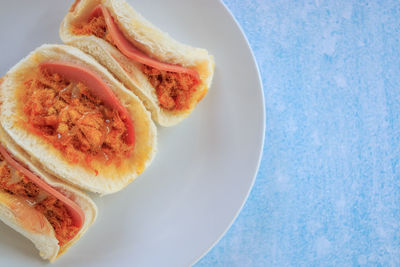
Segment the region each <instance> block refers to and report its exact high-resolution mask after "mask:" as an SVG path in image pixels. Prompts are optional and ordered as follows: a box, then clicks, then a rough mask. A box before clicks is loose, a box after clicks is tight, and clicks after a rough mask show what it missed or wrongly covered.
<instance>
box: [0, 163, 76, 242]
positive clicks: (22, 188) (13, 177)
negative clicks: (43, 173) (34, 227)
mask: <svg viewBox="0 0 400 267" xmlns="http://www.w3.org/2000/svg"><path fill="white" fill-rule="evenodd" d="M0 190H2V191H4V192H6V193H8V194H10V195H13V196H16V197H20V198H23V199H25V200H26V201H27V203H28V204H29V206H32V207H34V208H35V209H36V210H37V211H39V212H40V213H42V214H43V215H44V216H45V217H46V219H47V220H48V221H49V222H50V224H51V225H52V226H53V228H54V232H55V235H56V238H57V240H58V241H59V245H60V246H63V245H64V244H66V243H67V242H68V241H70V240H71V239H72V238H73V237H74V236H75V235H76V234H77V233H78V232H79V228H78V227H76V226H75V225H74V224H73V220H72V217H71V216H70V215H69V213H68V210H67V208H66V207H65V205H64V204H63V203H62V202H61V201H59V200H58V199H57V198H55V197H53V196H50V195H48V194H47V193H45V192H44V191H43V190H41V189H40V188H39V187H38V186H37V185H36V184H34V183H33V182H31V181H30V180H29V179H28V178H27V177H26V176H25V175H23V174H22V173H20V172H19V171H17V170H15V169H14V168H13V167H11V166H9V165H8V164H7V163H6V162H5V161H4V158H3V157H2V156H1V155H0Z"/></svg>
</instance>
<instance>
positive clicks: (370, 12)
mask: <svg viewBox="0 0 400 267" xmlns="http://www.w3.org/2000/svg"><path fill="white" fill-rule="evenodd" d="M224 3H225V4H226V5H227V6H228V8H229V9H230V10H231V11H232V13H233V15H234V16H235V17H236V19H237V20H238V22H239V24H240V25H241V26H242V28H243V30H244V32H245V34H246V36H247V38H248V39H249V42H250V45H251V47H252V49H253V51H254V54H255V56H256V59H257V63H258V65H259V67H260V72H261V76H262V81H263V85H264V94H265V103H266V116H267V121H266V123H267V124H266V125H267V126H266V133H265V134H266V136H265V146H264V154H263V157H262V161H261V166H260V170H259V173H258V175H257V179H256V181H255V184H254V187H253V189H252V191H251V194H250V196H249V198H248V200H247V202H246V204H245V206H244V208H243V210H242V211H241V213H240V215H239V216H238V218H237V219H236V221H235V223H234V224H233V225H232V227H231V228H230V230H229V231H228V232H227V234H226V235H225V236H224V237H223V238H222V240H221V241H220V242H219V243H218V244H217V245H216V246H215V247H214V248H213V249H212V250H211V251H210V252H209V253H208V254H207V255H206V256H205V257H204V258H203V259H201V260H200V261H199V262H198V263H197V264H196V267H200V266H321V265H322V266H400V210H399V206H400V145H399V142H400V117H399V114H400V85H399V80H400V55H399V54H400V43H399V39H400V2H399V1H365V0H364V1H349V0H347V1H342V0H341V1H327V0H312V1H304V0H300V1H294V0H292V1H289V0H288V1H284V0H275V1H271V0H224Z"/></svg>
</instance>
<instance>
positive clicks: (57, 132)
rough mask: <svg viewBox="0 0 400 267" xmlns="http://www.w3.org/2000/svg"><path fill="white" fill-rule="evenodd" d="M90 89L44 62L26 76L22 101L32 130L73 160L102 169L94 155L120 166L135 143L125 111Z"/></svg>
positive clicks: (88, 166) (103, 160)
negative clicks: (94, 163)
mask: <svg viewBox="0 0 400 267" xmlns="http://www.w3.org/2000/svg"><path fill="white" fill-rule="evenodd" d="M89 89H90V88H88V86H87V85H85V84H84V83H82V82H77V81H72V80H69V79H67V78H66V77H63V76H62V75H60V74H58V73H53V72H50V71H49V70H48V69H46V68H45V67H43V66H41V67H40V68H39V70H38V72H37V74H36V75H35V76H34V77H33V78H32V77H31V78H29V79H27V80H26V81H25V82H24V90H23V94H22V99H21V103H23V104H22V105H23V112H24V113H25V115H26V118H27V121H26V123H25V125H27V126H28V129H29V130H31V131H32V132H33V133H34V134H36V135H39V136H41V137H43V138H44V139H46V140H47V141H48V142H49V143H51V144H52V145H53V146H54V147H55V148H57V149H58V150H60V151H61V152H62V154H63V156H64V157H65V158H66V159H67V160H68V161H69V162H70V163H78V164H82V165H83V166H86V167H87V168H89V169H92V170H93V171H95V173H96V174H97V173H98V171H97V170H95V169H94V168H93V167H92V164H91V162H92V161H93V160H97V161H99V162H101V163H104V164H110V163H115V164H116V165H117V166H118V165H119V164H120V163H121V161H122V160H123V159H125V158H127V157H129V156H130V153H131V151H132V150H133V148H134V145H133V143H128V142H126V140H125V139H126V136H127V131H128V130H127V124H126V123H125V122H124V118H121V113H120V112H118V110H117V109H115V108H112V107H110V106H109V105H106V104H105V103H104V101H102V100H101V99H100V98H99V97H98V96H96V95H94V94H93V93H92V92H93V91H92V90H89ZM114 97H115V96H114Z"/></svg>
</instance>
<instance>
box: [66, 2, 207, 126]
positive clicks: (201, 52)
mask: <svg viewBox="0 0 400 267" xmlns="http://www.w3.org/2000/svg"><path fill="white" fill-rule="evenodd" d="M99 4H102V5H104V6H105V7H106V8H107V9H108V10H109V11H110V13H111V15H112V17H113V18H114V21H116V23H117V25H118V27H119V29H120V30H121V31H122V32H123V34H124V35H125V37H126V38H127V39H128V40H129V41H130V42H131V43H132V44H134V45H135V47H137V48H139V49H140V50H141V51H143V52H144V53H145V54H147V55H148V56H150V57H152V58H155V59H157V60H159V61H161V62H165V63H170V64H176V65H180V66H183V67H187V68H190V69H194V70H196V71H197V72H198V74H199V76H200V84H199V85H198V87H197V89H196V91H195V92H194V94H193V97H192V99H191V101H190V104H189V107H188V108H187V109H183V110H168V109H164V108H162V107H160V103H159V100H158V98H157V94H156V89H155V88H154V87H153V86H152V85H151V84H150V82H149V81H148V79H147V77H146V76H145V75H144V74H143V73H142V71H141V69H140V67H141V64H139V63H136V62H134V61H132V60H131V59H129V58H128V57H126V56H125V55H124V54H122V53H121V52H120V51H119V50H118V49H117V48H116V47H114V46H113V45H111V44H110V43H108V42H107V41H105V40H103V39H101V38H98V37H96V36H94V35H90V36H89V35H75V34H74V33H73V31H72V27H73V26H74V25H77V24H79V23H81V22H82V21H87V19H88V17H89V15H90V13H91V12H92V10H93V9H94V8H95V7H96V6H97V5H99ZM60 37H61V39H62V40H63V42H64V43H66V44H69V45H72V46H76V47H78V48H80V49H82V50H83V51H85V52H86V53H88V54H90V55H92V56H93V57H94V58H96V59H97V60H98V61H99V62H100V63H101V64H102V65H103V66H105V67H106V68H107V69H108V70H110V71H111V72H112V73H113V74H114V75H115V76H116V77H117V78H118V79H119V80H120V81H121V82H122V83H124V84H125V86H126V87H127V88H128V89H129V90H131V91H132V92H134V93H135V94H136V95H137V96H139V98H140V99H141V100H142V101H143V103H144V104H145V106H146V108H147V109H148V110H150V112H151V114H152V118H153V120H155V121H156V122H158V123H159V124H160V125H162V126H172V125H175V124H177V123H178V122H180V121H182V120H183V119H184V118H185V117H186V116H188V115H189V114H190V113H191V112H192V110H193V109H194V108H195V106H196V105H197V103H198V102H199V101H200V100H201V99H202V98H203V97H204V96H205V94H206V93H207V90H208V89H209V87H210V85H211V81H212V77H213V73H214V59H213V57H212V56H210V55H209V54H208V52H207V51H206V50H205V49H200V48H194V47H191V46H188V45H185V44H182V43H179V42H178V41H176V40H174V39H173V38H171V37H170V36H169V35H168V34H167V33H164V32H162V31H161V30H159V29H158V28H156V27H155V26H154V25H152V24H151V23H150V22H149V21H147V20H146V19H145V18H144V17H142V16H141V15H140V14H139V13H138V12H136V11H135V10H134V9H133V8H132V7H131V6H130V5H129V4H128V3H126V2H125V1H123V0H81V1H79V0H77V1H76V2H75V3H74V5H73V6H72V7H71V9H70V11H69V13H68V14H67V15H66V16H65V18H64V20H63V21H62V23H61V27H60Z"/></svg>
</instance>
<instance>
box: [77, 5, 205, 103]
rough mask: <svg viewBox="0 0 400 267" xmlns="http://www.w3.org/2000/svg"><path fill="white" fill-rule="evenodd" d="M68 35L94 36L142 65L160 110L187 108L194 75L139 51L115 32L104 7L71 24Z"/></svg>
mask: <svg viewBox="0 0 400 267" xmlns="http://www.w3.org/2000/svg"><path fill="white" fill-rule="evenodd" d="M107 18H108V20H107ZM72 32H73V33H74V34H76V35H94V36H96V37H98V38H101V39H103V40H105V41H106V42H108V43H110V44H111V45H113V46H115V47H116V48H117V49H119V50H120V52H121V53H123V54H124V55H125V56H127V57H128V58H130V59H132V60H135V61H137V62H139V63H142V64H141V71H142V73H143V74H144V75H145V76H146V77H147V79H148V81H149V82H150V84H151V85H152V86H153V87H154V88H155V90H156V95H157V98H158V101H159V104H160V106H161V107H162V108H164V109H166V110H170V111H173V110H186V109H189V108H190V105H191V103H192V102H193V95H194V92H195V91H196V88H197V86H198V84H199V83H200V81H199V77H198V73H197V72H196V71H194V70H191V69H188V68H184V67H181V66H177V65H172V64H168V63H163V62H159V61H157V60H155V59H153V58H150V57H149V56H147V55H145V54H144V53H143V52H141V51H139V50H138V49H137V48H136V47H135V46H134V45H133V44H132V43H131V42H129V40H128V39H127V38H126V37H125V36H124V35H123V33H122V32H121V31H120V29H118V26H117V24H116V23H115V21H114V19H113V18H112V17H111V14H110V13H109V11H108V10H107V9H106V8H105V7H103V6H98V7H96V9H95V10H94V11H93V12H92V15H91V16H90V17H89V19H88V21H86V22H83V23H80V24H77V25H74V26H73V27H72ZM121 48H123V49H121ZM127 52H129V53H127ZM132 55H133V56H132Z"/></svg>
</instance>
